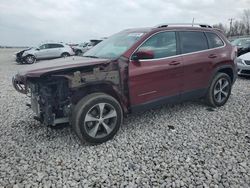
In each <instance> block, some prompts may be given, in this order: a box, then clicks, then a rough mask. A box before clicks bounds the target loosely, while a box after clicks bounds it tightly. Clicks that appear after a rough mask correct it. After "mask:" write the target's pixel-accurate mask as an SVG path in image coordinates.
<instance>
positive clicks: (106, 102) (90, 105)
mask: <svg viewBox="0 0 250 188" xmlns="http://www.w3.org/2000/svg"><path fill="white" fill-rule="evenodd" d="M122 119H123V113H122V108H121V106H120V104H119V102H118V101H117V100H116V99H115V98H113V97H111V96H110V95H106V94H104V93H93V94H90V95H87V96H86V97H84V98H83V99H82V100H80V101H79V102H78V104H77V105H76V106H75V108H74V110H73V114H72V126H73V129H74V130H75V132H76V134H77V136H78V137H79V138H80V139H81V140H82V141H84V140H85V141H87V142H90V143H102V142H105V141H107V140H109V139H111V138H113V136H114V135H115V134H116V133H117V131H118V130H119V128H120V126H121V123H122Z"/></svg>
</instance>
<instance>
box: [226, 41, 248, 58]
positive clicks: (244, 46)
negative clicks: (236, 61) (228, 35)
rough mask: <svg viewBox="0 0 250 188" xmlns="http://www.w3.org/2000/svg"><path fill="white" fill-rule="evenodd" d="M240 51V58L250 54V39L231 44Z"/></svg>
mask: <svg viewBox="0 0 250 188" xmlns="http://www.w3.org/2000/svg"><path fill="white" fill-rule="evenodd" d="M231 44H232V45H233V46H236V47H237V49H238V56H241V55H243V54H245V53H247V52H250V38H238V39H235V40H233V41H232V42H231Z"/></svg>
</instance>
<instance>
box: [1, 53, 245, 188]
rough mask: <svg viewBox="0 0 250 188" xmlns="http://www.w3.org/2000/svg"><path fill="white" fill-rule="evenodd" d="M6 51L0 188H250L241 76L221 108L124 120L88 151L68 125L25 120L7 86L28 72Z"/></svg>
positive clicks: (170, 109) (179, 109)
mask: <svg viewBox="0 0 250 188" xmlns="http://www.w3.org/2000/svg"><path fill="white" fill-rule="evenodd" d="M14 51H16V49H7V50H6V49H0V86H1V90H0V106H1V108H0V146H1V150H0V187H13V186H14V187H15V188H17V187H19V188H20V187H63V186H65V187H246V188H247V187H250V79H249V78H239V79H238V80H237V81H236V83H235V85H234V88H233V91H232V96H231V97H230V99H229V101H228V103H227V104H226V105H225V106H224V107H221V108H218V109H214V110H213V109H210V108H208V107H207V106H206V105H204V104H203V103H202V102H200V101H194V102H186V103H183V104H178V105H171V106H163V107H161V108H159V109H157V110H151V111H147V112H145V113H142V114H137V115H130V116H129V117H128V118H126V119H125V122H124V125H123V127H122V129H121V130H120V131H119V132H118V134H117V135H116V136H115V138H114V139H113V140H111V141H108V142H107V143H104V144H101V145H98V146H90V145H87V144H81V143H80V142H79V140H78V139H77V137H76V135H75V134H74V132H73V131H72V130H71V128H70V127H69V126H67V127H64V128H61V129H57V130H55V129H51V128H48V127H45V126H43V125H41V124H39V123H38V122H36V121H35V120H33V119H32V117H33V115H34V114H33V113H32V112H31V110H30V109H28V107H26V106H25V103H27V102H29V99H28V97H27V96H25V95H22V94H20V93H17V92H16V91H15V90H14V89H13V87H12V85H11V78H12V76H13V75H14V73H15V72H16V71H18V70H19V69H22V68H24V67H26V66H29V65H17V64H16V63H15V62H14V57H13V53H14ZM39 63H42V62H39Z"/></svg>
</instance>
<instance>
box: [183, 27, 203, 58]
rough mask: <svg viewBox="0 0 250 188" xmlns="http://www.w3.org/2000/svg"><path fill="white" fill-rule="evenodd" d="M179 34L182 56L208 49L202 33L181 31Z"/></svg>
mask: <svg viewBox="0 0 250 188" xmlns="http://www.w3.org/2000/svg"><path fill="white" fill-rule="evenodd" d="M179 34H180V41H181V43H180V44H181V51H182V53H183V54H185V53H191V52H197V51H202V50H206V49H208V44H207V38H206V36H205V34H204V33H203V32H198V31H181V32H179Z"/></svg>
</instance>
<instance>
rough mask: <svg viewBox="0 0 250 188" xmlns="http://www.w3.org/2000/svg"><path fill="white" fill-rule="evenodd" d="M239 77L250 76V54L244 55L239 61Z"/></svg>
mask: <svg viewBox="0 0 250 188" xmlns="http://www.w3.org/2000/svg"><path fill="white" fill-rule="evenodd" d="M237 65H238V75H242V76H250V52H248V53H246V54H243V55H241V56H239V57H238V59H237Z"/></svg>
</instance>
